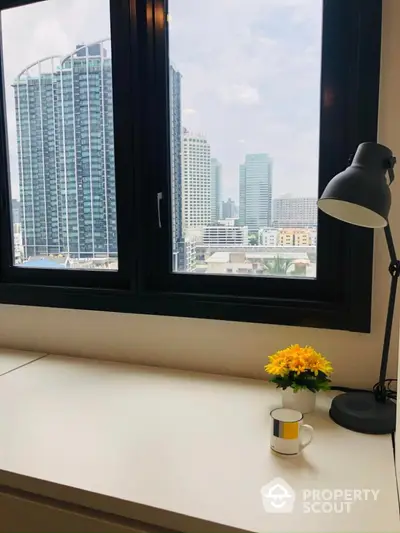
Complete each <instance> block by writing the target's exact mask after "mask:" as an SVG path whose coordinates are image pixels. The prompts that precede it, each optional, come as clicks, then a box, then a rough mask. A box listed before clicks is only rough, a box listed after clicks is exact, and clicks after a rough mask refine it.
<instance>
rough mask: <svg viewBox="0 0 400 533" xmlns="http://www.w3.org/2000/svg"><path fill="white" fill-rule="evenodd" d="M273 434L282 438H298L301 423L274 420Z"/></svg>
mask: <svg viewBox="0 0 400 533" xmlns="http://www.w3.org/2000/svg"><path fill="white" fill-rule="evenodd" d="M273 434H274V436H275V437H279V438H280V439H297V438H298V437H299V423H298V422H282V421H281V420H274V433H273Z"/></svg>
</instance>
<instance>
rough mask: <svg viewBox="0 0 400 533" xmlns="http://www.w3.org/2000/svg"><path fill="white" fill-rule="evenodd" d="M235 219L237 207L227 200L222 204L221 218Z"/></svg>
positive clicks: (229, 199)
mask: <svg viewBox="0 0 400 533" xmlns="http://www.w3.org/2000/svg"><path fill="white" fill-rule="evenodd" d="M235 217H237V207H236V204H235V202H234V201H233V200H232V198H228V199H227V201H226V202H222V218H223V219H225V218H235Z"/></svg>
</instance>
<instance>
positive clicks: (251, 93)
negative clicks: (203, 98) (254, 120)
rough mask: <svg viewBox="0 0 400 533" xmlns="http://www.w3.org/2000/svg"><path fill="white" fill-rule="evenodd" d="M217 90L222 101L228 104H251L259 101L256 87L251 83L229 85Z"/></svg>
mask: <svg viewBox="0 0 400 533" xmlns="http://www.w3.org/2000/svg"><path fill="white" fill-rule="evenodd" d="M219 92H220V97H221V99H222V101H223V102H225V103H228V104H235V103H236V104H240V105H246V106H251V105H255V104H258V103H259V102H260V94H259V92H258V89H257V87H252V86H251V85H231V86H230V87H223V88H221V89H220V91H219Z"/></svg>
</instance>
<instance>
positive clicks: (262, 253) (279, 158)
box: [168, 0, 322, 278]
mask: <svg viewBox="0 0 400 533" xmlns="http://www.w3.org/2000/svg"><path fill="white" fill-rule="evenodd" d="M169 10H170V11H169V14H168V25H169V46H170V51H169V54H170V66H169V88H170V147H171V180H172V187H171V190H172V202H173V205H172V216H173V224H172V225H173V250H172V258H171V260H172V268H173V271H175V272H192V273H199V274H200V273H207V274H230V275H232V274H238V275H250V276H280V277H281V276H300V277H311V278H312V277H315V276H316V242H317V206H316V201H317V191H318V152H319V115H320V77H321V34H322V0H249V1H247V2H243V1H242V0H202V1H201V2H199V1H198V0H170V2H169Z"/></svg>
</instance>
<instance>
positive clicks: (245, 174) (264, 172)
mask: <svg viewBox="0 0 400 533" xmlns="http://www.w3.org/2000/svg"><path fill="white" fill-rule="evenodd" d="M239 172H240V174H239V219H240V224H241V225H243V226H248V228H249V230H250V231H258V230H259V229H260V228H263V227H267V226H270V224H271V215H272V159H271V158H270V156H269V155H268V154H247V155H246V158H245V162H244V164H242V165H240V170H239Z"/></svg>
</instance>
